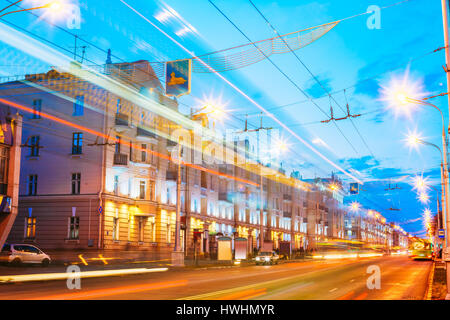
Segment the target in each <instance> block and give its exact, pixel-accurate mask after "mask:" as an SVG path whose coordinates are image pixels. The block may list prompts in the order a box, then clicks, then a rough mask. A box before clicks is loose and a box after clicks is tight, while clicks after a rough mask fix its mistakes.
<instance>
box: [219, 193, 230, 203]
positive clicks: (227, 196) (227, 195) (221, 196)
mask: <svg viewBox="0 0 450 320" xmlns="http://www.w3.org/2000/svg"><path fill="white" fill-rule="evenodd" d="M219 201H226V202H229V203H233V193H232V192H220V193H219Z"/></svg>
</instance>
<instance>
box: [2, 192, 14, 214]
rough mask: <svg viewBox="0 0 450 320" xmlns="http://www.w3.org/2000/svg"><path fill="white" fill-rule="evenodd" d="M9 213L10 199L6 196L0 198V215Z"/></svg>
mask: <svg viewBox="0 0 450 320" xmlns="http://www.w3.org/2000/svg"><path fill="white" fill-rule="evenodd" d="M10 212H11V198H10V197H7V196H0V213H10Z"/></svg>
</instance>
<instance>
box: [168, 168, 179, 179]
mask: <svg viewBox="0 0 450 320" xmlns="http://www.w3.org/2000/svg"><path fill="white" fill-rule="evenodd" d="M166 180H167V181H177V171H176V170H167V171H166Z"/></svg>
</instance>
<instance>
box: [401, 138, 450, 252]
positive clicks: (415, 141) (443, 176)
mask: <svg viewBox="0 0 450 320" xmlns="http://www.w3.org/2000/svg"><path fill="white" fill-rule="evenodd" d="M408 142H409V143H410V144H413V145H415V144H423V145H427V146H431V147H434V148H436V149H438V150H439V152H440V153H441V183H442V190H443V203H444V202H445V203H446V205H448V199H447V193H446V191H447V190H448V189H447V188H446V187H447V175H446V174H445V171H444V154H443V152H442V150H441V148H439V147H438V146H437V145H435V144H434V143H431V142H427V141H424V140H422V139H420V138H418V137H417V136H409V137H408ZM422 180H424V179H422ZM422 185H423V186H424V187H425V186H426V184H425V183H424V182H423V181H422ZM444 193H445V194H444ZM442 207H444V205H442ZM445 216H446V217H447V218H448V211H447V207H446V210H445ZM447 225H448V221H447V219H444V226H445V227H444V228H445V229H447ZM447 245H448V229H447V235H446V237H445V247H447Z"/></svg>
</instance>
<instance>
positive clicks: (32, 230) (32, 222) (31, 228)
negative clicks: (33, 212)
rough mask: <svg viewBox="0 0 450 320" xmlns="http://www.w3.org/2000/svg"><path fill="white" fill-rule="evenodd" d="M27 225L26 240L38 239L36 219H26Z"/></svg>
mask: <svg viewBox="0 0 450 320" xmlns="http://www.w3.org/2000/svg"><path fill="white" fill-rule="evenodd" d="M25 224H26V225H25V238H27V239H34V238H35V237H36V217H28V218H26V220H25Z"/></svg>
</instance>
